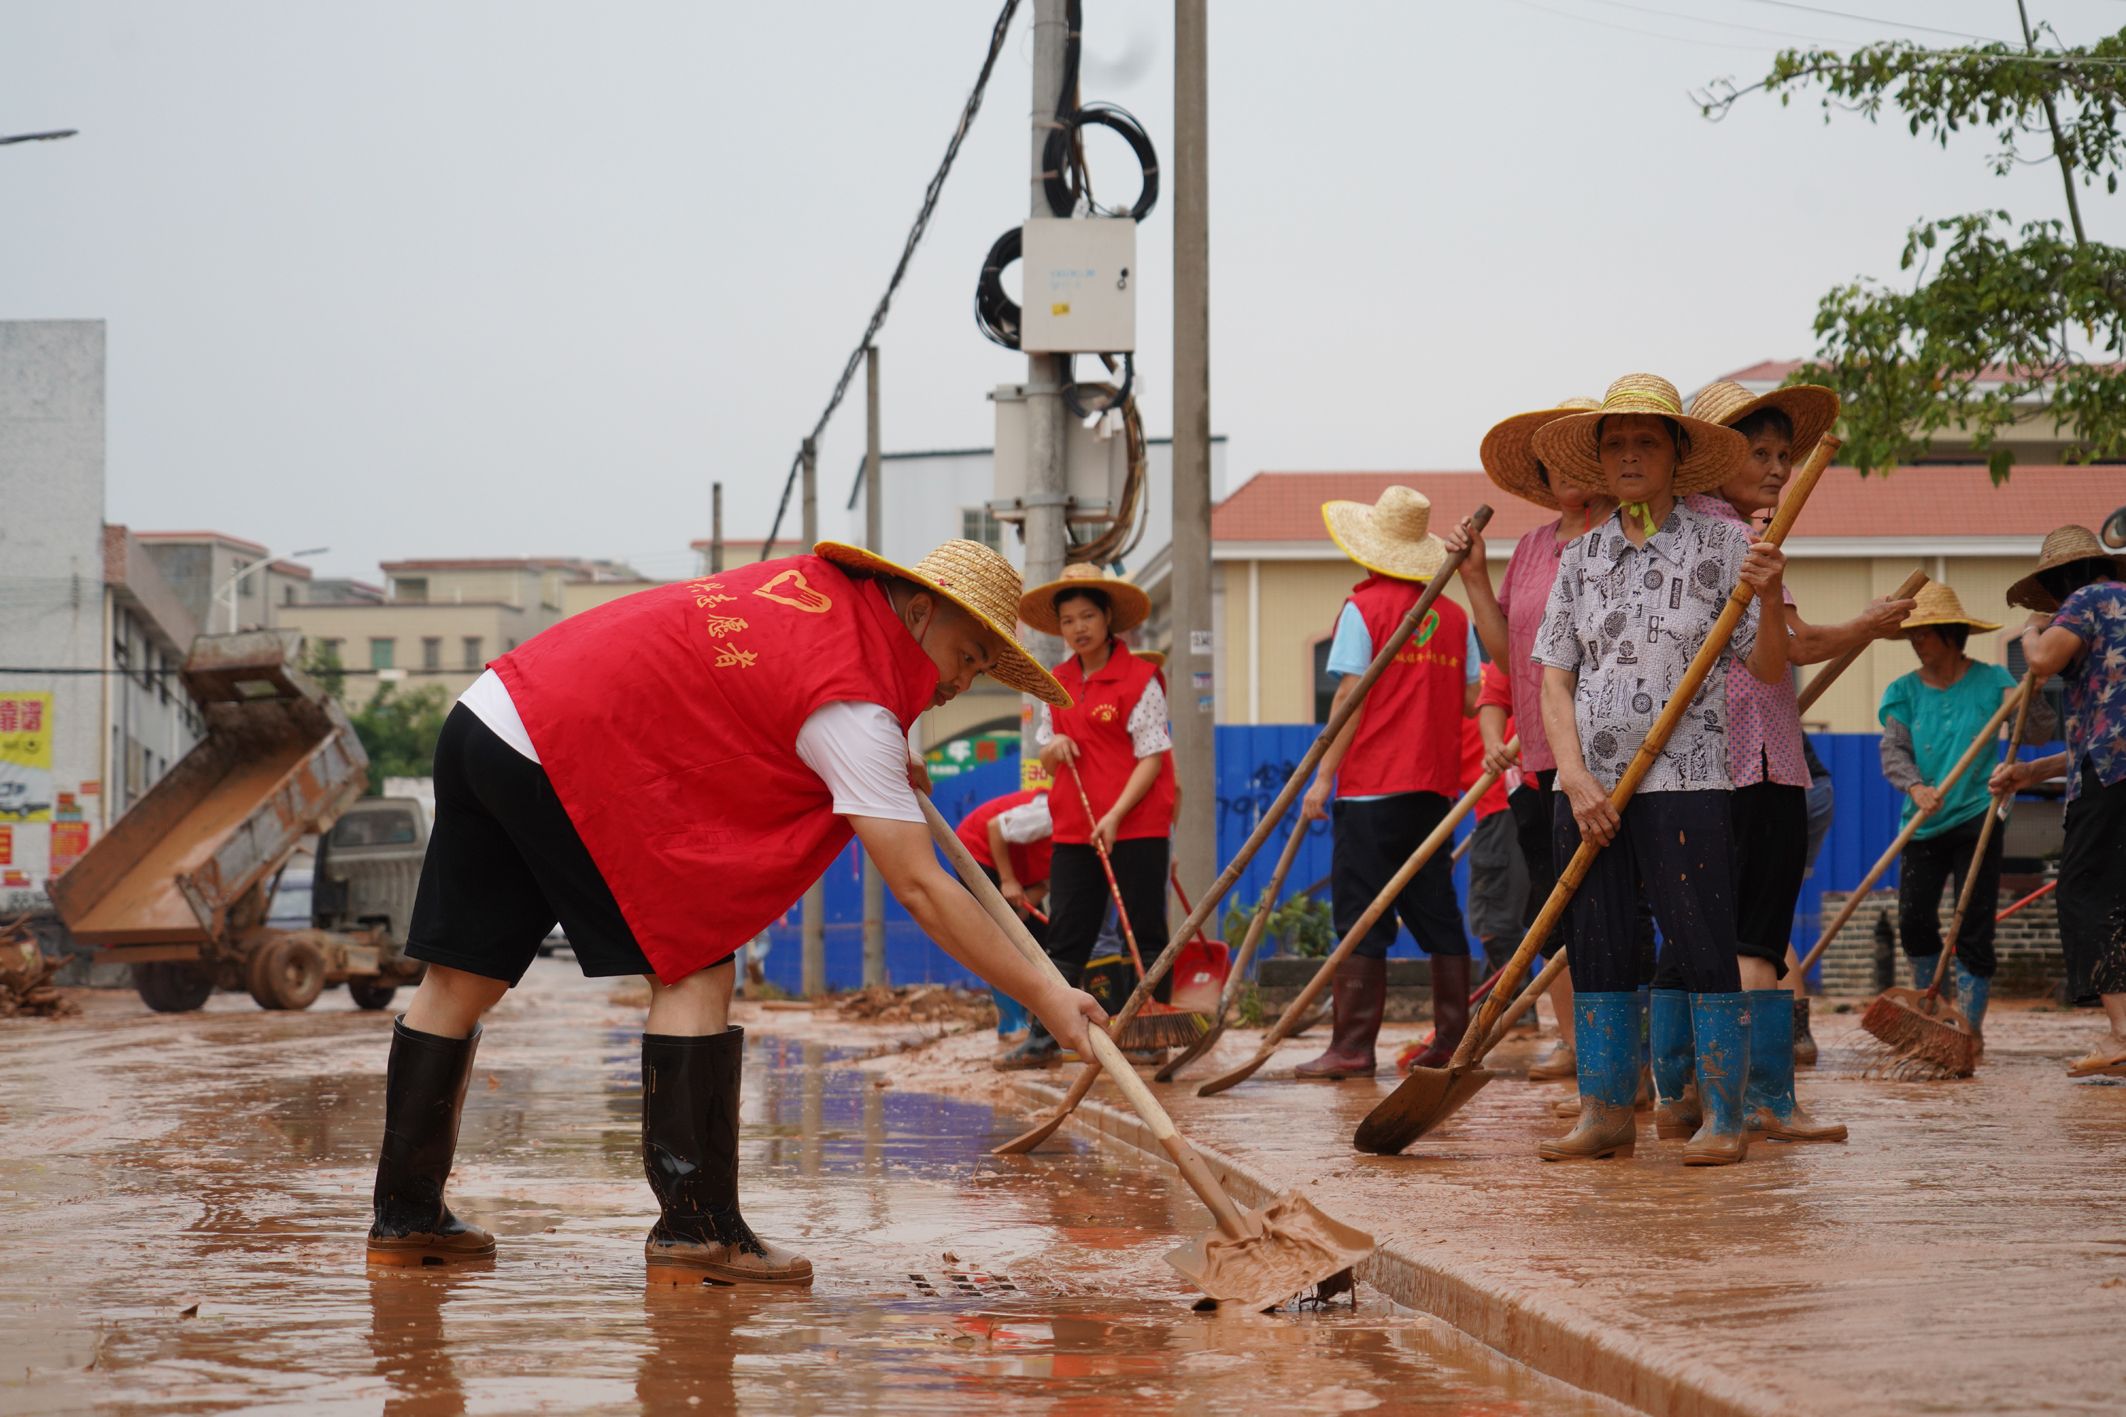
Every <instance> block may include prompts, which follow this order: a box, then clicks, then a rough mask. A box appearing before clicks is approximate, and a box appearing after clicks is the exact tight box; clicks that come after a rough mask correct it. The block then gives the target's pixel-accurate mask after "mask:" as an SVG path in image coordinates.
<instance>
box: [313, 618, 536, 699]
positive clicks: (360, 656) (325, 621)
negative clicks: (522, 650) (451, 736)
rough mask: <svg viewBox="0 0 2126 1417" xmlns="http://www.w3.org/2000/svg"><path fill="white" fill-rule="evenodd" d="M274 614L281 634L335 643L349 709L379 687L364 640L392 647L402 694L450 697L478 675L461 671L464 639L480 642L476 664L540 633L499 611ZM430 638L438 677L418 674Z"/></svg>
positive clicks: (476, 670) (475, 671)
mask: <svg viewBox="0 0 2126 1417" xmlns="http://www.w3.org/2000/svg"><path fill="white" fill-rule="evenodd" d="M279 613H280V622H281V625H282V627H283V628H291V627H292V628H294V629H298V630H301V631H302V632H303V634H304V636H305V637H306V638H307V639H309V640H310V641H311V642H312V643H315V642H317V641H320V640H338V641H340V642H341V643H340V663H341V664H342V665H343V666H344V667H345V668H346V669H347V670H348V671H349V673H348V675H347V679H346V689H345V697H346V701H347V704H348V706H349V707H350V708H360V707H362V706H363V705H365V704H367V703H368V702H369V700H370V699H371V698H373V697H374V696H375V694H376V691H377V689H378V687H379V686H380V685H382V684H383V683H385V682H386V681H385V680H384V679H382V678H380V677H379V676H378V675H377V674H375V673H370V672H366V671H368V670H369V642H370V640H371V639H389V640H392V641H394V643H395V650H394V655H393V661H394V667H395V668H396V669H400V670H404V671H407V672H406V674H405V676H404V677H403V679H401V680H400V681H399V682H400V683H402V684H404V685H405V686H406V687H408V688H419V687H422V686H424V685H428V684H436V685H440V686H441V687H442V688H443V690H444V692H445V693H447V694H449V695H450V696H451V697H452V698H455V697H457V696H458V695H459V694H462V693H464V692H465V690H466V689H467V688H469V687H471V685H472V681H473V680H474V679H476V678H478V677H479V674H480V670H479V668H477V667H473V668H467V667H466V665H465V637H466V636H468V635H477V636H479V638H480V642H481V643H480V653H481V655H482V657H483V658H484V659H493V658H495V657H496V656H498V655H500V654H502V653H503V652H504V651H506V650H507V649H509V647H510V641H511V640H512V639H514V640H517V641H519V642H521V641H523V640H527V639H529V638H531V636H533V635H534V634H537V633H538V631H539V625H538V623H537V622H536V621H534V620H533V619H532V618H531V617H530V616H529V615H526V614H525V613H523V612H522V611H519V610H515V609H512V608H510V607H508V606H503V605H422V604H416V603H408V602H394V603H388V604H384V605H288V606H283V607H281V609H280V612H279ZM430 636H433V637H435V638H437V639H440V640H441V641H442V642H443V643H442V647H441V648H442V659H441V661H440V662H441V666H442V668H441V671H440V672H435V673H428V672H423V670H422V645H421V642H422V640H423V639H425V638H428V637H430Z"/></svg>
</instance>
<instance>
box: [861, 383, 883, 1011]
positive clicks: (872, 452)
mask: <svg viewBox="0 0 2126 1417" xmlns="http://www.w3.org/2000/svg"><path fill="white" fill-rule="evenodd" d="M878 436H879V435H878V346H876V345H866V346H864V549H865V550H867V551H873V552H876V551H880V550H883V549H884V545H885V533H884V532H883V530H882V529H881V528H882V523H883V517H884V512H883V509H882V508H881V507H880V505H879V481H880V478H879V465H878ZM887 982H888V981H887V979H886V878H885V877H884V876H881V875H880V874H879V871H878V863H877V862H876V861H873V860H872V859H871V853H869V852H865V853H864V987H865V988H866V989H868V988H870V987H871V986H872V985H874V984H880V985H883V984H885V983H887Z"/></svg>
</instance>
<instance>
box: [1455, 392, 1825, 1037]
mask: <svg viewBox="0 0 2126 1417" xmlns="http://www.w3.org/2000/svg"><path fill="white" fill-rule="evenodd" d="M1841 446H1842V444H1841V442H1840V440H1839V439H1838V438H1836V437H1835V436H1833V435H1831V434H1828V433H1826V434H1825V435H1824V436H1823V437H1822V438H1820V439H1818V440H1817V442H1816V447H1815V450H1814V451H1813V452H1811V453H1810V454H1809V457H1808V461H1807V462H1805V463H1803V464H1802V465H1801V470H1800V471H1799V472H1797V473H1795V474H1794V480H1793V482H1792V483H1791V484H1789V486H1788V490H1787V493H1786V495H1785V496H1784V497H1782V498H1781V499H1780V502H1779V510H1778V512H1777V513H1776V514H1775V515H1774V516H1773V517H1772V524H1771V526H1769V527H1768V528H1766V529H1765V532H1764V535H1763V537H1762V538H1761V539H1762V540H1765V541H1769V542H1771V543H1772V544H1773V545H1774V546H1777V545H1779V544H1780V543H1781V542H1783V541H1785V540H1786V535H1787V533H1788V532H1789V531H1791V530H1792V529H1793V526H1794V519H1795V518H1797V517H1799V516H1800V515H1801V509H1802V508H1803V507H1804V506H1806V505H1807V504H1808V500H1809V494H1810V493H1811V492H1814V491H1815V490H1816V484H1817V482H1818V481H1819V480H1821V479H1822V477H1823V470H1824V469H1825V468H1826V467H1829V466H1830V464H1831V459H1832V458H1833V457H1834V456H1836V455H1837V452H1838V449H1839V448H1840V447H1841ZM1755 595H1756V592H1755V591H1753V590H1751V589H1750V586H1749V582H1747V581H1742V580H1737V581H1736V582H1735V588H1734V590H1733V591H1731V592H1729V594H1728V597H1727V604H1726V605H1725V606H1723V607H1722V608H1721V610H1720V617H1719V618H1718V619H1716V620H1715V621H1713V627H1712V629H1711V630H1710V631H1709V632H1708V633H1707V634H1706V636H1705V643H1704V644H1702V645H1700V646H1698V652H1697V654H1695V655H1693V656H1692V657H1691V662H1690V668H1688V669H1686V670H1685V671H1684V672H1683V679H1682V681H1681V682H1680V683H1678V684H1677V685H1676V687H1675V689H1674V690H1673V691H1671V693H1670V695H1669V699H1668V705H1667V707H1665V708H1663V709H1662V710H1661V716H1660V717H1659V718H1656V719H1655V720H1654V724H1653V727H1652V728H1650V729H1648V730H1647V732H1646V738H1645V740H1644V741H1642V742H1641V743H1640V744H1639V751H1638V752H1637V753H1635V754H1633V755H1632V760H1631V763H1630V765H1629V766H1628V767H1626V768H1625V769H1624V776H1623V777H1621V778H1619V779H1618V780H1617V785H1616V786H1615V787H1614V788H1612V789H1611V790H1610V794H1609V805H1610V806H1611V807H1612V808H1613V809H1614V810H1615V811H1616V812H1617V813H1618V814H1619V815H1621V814H1622V813H1623V811H1624V804H1625V803H1627V802H1629V801H1630V800H1631V796H1632V794H1633V793H1634V792H1636V791H1638V790H1639V784H1640V783H1641V782H1642V781H1644V780H1645V778H1646V774H1647V773H1649V772H1651V771H1652V770H1653V766H1654V763H1655V762H1656V761H1657V760H1658V759H1659V758H1660V756H1661V750H1662V749H1663V748H1666V747H1667V746H1668V739H1669V735H1671V734H1672V733H1674V732H1675V731H1676V725H1677V724H1678V723H1680V722H1682V721H1683V715H1684V713H1685V712H1686V711H1688V710H1689V708H1690V705H1691V700H1693V699H1695V698H1697V697H1698V690H1699V689H1701V688H1703V687H1704V685H1705V680H1706V678H1707V676H1709V675H1710V674H1711V673H1712V672H1713V666H1714V665H1715V664H1718V663H1719V662H1720V656H1721V655H1723V654H1725V653H1726V652H1727V644H1728V641H1729V640H1731V639H1733V638H1734V635H1735V627H1736V626H1737V625H1740V624H1741V623H1742V616H1743V614H1744V612H1745V611H1747V610H1748V609H1749V603H1750V601H1751V599H1752V598H1754V596H1755ZM1745 672H1747V671H1745ZM1601 851H1602V848H1601V847H1599V846H1597V845H1595V844H1594V843H1593V842H1591V841H1585V840H1583V841H1582V842H1581V843H1580V845H1579V849H1578V850H1576V851H1574V852H1573V853H1572V860H1571V861H1570V862H1568V863H1567V864H1566V867H1565V869H1564V870H1563V871H1562V872H1560V873H1559V875H1558V883H1557V885H1556V887H1555V888H1553V889H1552V891H1551V892H1550V899H1549V900H1546V901H1544V902H1543V909H1542V911H1541V913H1539V914H1538V915H1537V916H1536V918H1535V923H1534V924H1532V925H1530V926H1529V927H1528V934H1527V936H1526V937H1525V938H1524V939H1522V941H1521V944H1520V948H1519V949H1517V950H1515V951H1514V952H1513V958H1512V959H1510V960H1508V961H1507V962H1506V972H1505V977H1504V978H1503V979H1501V980H1500V981H1499V986H1498V988H1496V989H1494V990H1492V992H1491V997H1490V998H1488V999H1486V1000H1484V1006H1483V1009H1482V1010H1481V1011H1480V1012H1479V1013H1478V1015H1477V1019H1476V1022H1475V1023H1474V1024H1473V1025H1472V1026H1471V1027H1470V1028H1469V1030H1468V1032H1466V1033H1464V1034H1463V1035H1462V1042H1461V1046H1460V1047H1458V1048H1456V1049H1455V1050H1454V1058H1453V1060H1452V1061H1450V1062H1449V1063H1448V1064H1447V1066H1448V1068H1449V1069H1451V1070H1456V1071H1459V1070H1461V1069H1464V1068H1466V1067H1468V1066H1469V1064H1470V1063H1472V1062H1473V1061H1475V1059H1476V1058H1477V1057H1478V1056H1479V1055H1478V1052H1477V1050H1478V1049H1479V1048H1480V1047H1483V1046H1485V1044H1486V1043H1487V1042H1488V1037H1489V1034H1490V1032H1491V1030H1492V1028H1493V1026H1494V1025H1495V1024H1497V1022H1498V1017H1499V1010H1500V1009H1501V1008H1502V1007H1503V1004H1504V1000H1505V999H1506V998H1507V997H1509V996H1510V995H1511V994H1512V993H1513V991H1514V990H1515V989H1517V988H1519V987H1520V983H1521V980H1523V979H1524V978H1526V977H1527V972H1528V962H1529V961H1530V960H1531V959H1533V958H1534V957H1535V953H1536V951H1537V950H1539V949H1541V948H1542V947H1543V942H1544V941H1545V940H1547V939H1549V938H1550V932H1551V931H1552V930H1554V929H1556V928H1557V924H1558V921H1559V920H1560V919H1561V918H1562V917H1563V916H1564V914H1565V907H1566V905H1567V904H1568V903H1570V901H1571V900H1572V896H1573V892H1575V891H1577V890H1578V889H1579V888H1580V882H1582V881H1584V880H1586V879H1587V872H1588V870H1589V869H1590V868H1591V867H1592V866H1593V865H1594V859H1595V857H1596V856H1598V855H1600V854H1601ZM1563 953H1564V952H1563V951H1562V950H1561V951H1559V954H1560V955H1561V956H1562V954H1563Z"/></svg>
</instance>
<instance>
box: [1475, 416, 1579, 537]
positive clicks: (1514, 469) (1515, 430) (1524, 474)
mask: <svg viewBox="0 0 2126 1417" xmlns="http://www.w3.org/2000/svg"><path fill="white" fill-rule="evenodd" d="M1597 407H1600V405H1598V404H1597V403H1596V402H1595V401H1594V400H1593V399H1588V398H1572V399H1559V400H1558V402H1557V404H1556V405H1555V406H1554V407H1551V408H1538V409H1532V410H1530V411H1529V412H1527V413H1516V414H1514V415H1513V416H1512V417H1511V418H1502V419H1500V420H1499V421H1498V422H1497V423H1494V424H1492V425H1491V431H1490V432H1489V433H1486V434H1485V435H1484V441H1483V443H1482V444H1481V445H1480V446H1479V447H1478V448H1477V454H1476V455H1477V457H1478V458H1480V459H1481V460H1482V461H1483V464H1484V471H1485V473H1486V474H1488V475H1489V476H1490V478H1491V480H1492V481H1493V482H1496V483H1497V484H1498V485H1499V487H1500V488H1501V489H1503V490H1504V491H1507V492H1511V493H1512V494H1513V495H1514V496H1516V497H1519V498H1520V499H1521V500H1523V501H1525V502H1533V503H1535V504H1536V505H1537V506H1538V507H1548V508H1550V510H1552V511H1553V512H1554V511H1557V510H1558V499H1557V494H1556V493H1554V492H1552V491H1551V490H1550V488H1549V487H1547V486H1545V485H1544V482H1543V472H1542V468H1541V467H1540V465H1539V459H1537V457H1536V455H1535V452H1534V450H1533V449H1532V448H1530V447H1529V440H1530V439H1532V438H1534V437H1535V430H1536V429H1538V428H1540V427H1542V426H1543V425H1544V424H1546V423H1549V422H1552V421H1554V420H1556V419H1560V418H1563V417H1564V416H1565V415H1566V414H1568V413H1580V412H1584V411H1585V410H1587V409H1590V408H1597Z"/></svg>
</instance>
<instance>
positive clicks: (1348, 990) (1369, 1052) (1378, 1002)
mask: <svg viewBox="0 0 2126 1417" xmlns="http://www.w3.org/2000/svg"><path fill="white" fill-rule="evenodd" d="M1331 987H1332V988H1333V989H1334V991H1335V998H1336V1024H1335V1028H1334V1029H1333V1031H1332V1032H1331V1033H1330V1035H1329V1048H1328V1051H1327V1052H1325V1053H1323V1054H1322V1055H1321V1056H1320V1057H1318V1058H1313V1059H1310V1060H1309V1061H1307V1062H1304V1063H1301V1064H1300V1065H1299V1066H1298V1067H1296V1068H1294V1069H1292V1075H1293V1076H1294V1077H1302V1078H1318V1079H1321V1080H1324V1081H1328V1082H1335V1081H1338V1080H1340V1079H1343V1078H1369V1077H1371V1076H1373V1070H1374V1067H1375V1062H1374V1055H1373V1044H1374V1040H1376V1039H1378V1038H1379V1037H1380V1019H1381V1015H1382V1013H1383V1012H1385V1011H1386V1009H1387V1006H1388V961H1387V960H1386V959H1385V958H1382V959H1368V958H1366V957H1365V956H1364V955H1352V956H1350V957H1349V958H1348V959H1346V960H1345V961H1344V962H1343V963H1342V964H1340V965H1338V966H1337V967H1336V977H1335V978H1334V979H1333V980H1332V981H1331Z"/></svg>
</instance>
